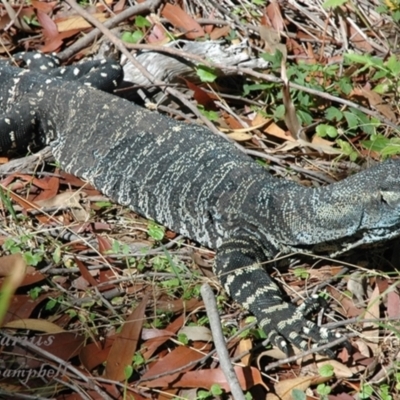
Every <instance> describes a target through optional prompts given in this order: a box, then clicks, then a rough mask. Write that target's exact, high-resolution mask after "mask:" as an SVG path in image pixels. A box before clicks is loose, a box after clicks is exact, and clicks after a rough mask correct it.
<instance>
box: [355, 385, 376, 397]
mask: <svg viewBox="0 0 400 400" xmlns="http://www.w3.org/2000/svg"><path fill="white" fill-rule="evenodd" d="M373 393H374V389H373V387H372V386H371V385H366V384H364V385H362V386H361V391H360V393H359V394H358V396H359V398H360V399H362V400H367V399H369V398H370V397H371V396H372V395H373Z"/></svg>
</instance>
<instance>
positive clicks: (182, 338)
mask: <svg viewBox="0 0 400 400" xmlns="http://www.w3.org/2000/svg"><path fill="white" fill-rule="evenodd" d="M178 342H180V343H182V344H184V345H188V344H189V339H188V337H187V335H186V334H185V333H178Z"/></svg>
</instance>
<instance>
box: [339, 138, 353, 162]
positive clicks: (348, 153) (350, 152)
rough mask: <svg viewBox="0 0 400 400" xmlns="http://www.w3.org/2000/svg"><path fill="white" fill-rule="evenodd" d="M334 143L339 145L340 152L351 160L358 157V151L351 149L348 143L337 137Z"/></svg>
mask: <svg viewBox="0 0 400 400" xmlns="http://www.w3.org/2000/svg"><path fill="white" fill-rule="evenodd" d="M336 143H337V144H338V145H339V147H340V150H341V151H342V153H343V154H344V155H346V156H348V157H349V158H350V160H351V161H356V160H357V157H358V153H357V152H356V151H355V150H354V149H353V147H352V146H351V145H350V143H348V142H346V141H344V140H341V139H337V140H336Z"/></svg>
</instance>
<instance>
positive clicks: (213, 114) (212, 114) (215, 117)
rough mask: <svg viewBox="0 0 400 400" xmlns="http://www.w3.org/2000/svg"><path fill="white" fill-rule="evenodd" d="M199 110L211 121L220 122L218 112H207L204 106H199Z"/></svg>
mask: <svg viewBox="0 0 400 400" xmlns="http://www.w3.org/2000/svg"><path fill="white" fill-rule="evenodd" d="M197 108H198V109H199V111H200V112H201V113H202V114H203V115H204V116H205V117H206V118H207V119H208V120H210V121H218V118H219V115H218V112H216V111H212V110H210V111H209V110H206V109H205V108H204V106H202V105H201V104H199V105H198V106H197Z"/></svg>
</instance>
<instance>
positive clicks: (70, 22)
mask: <svg viewBox="0 0 400 400" xmlns="http://www.w3.org/2000/svg"><path fill="white" fill-rule="evenodd" d="M93 17H95V18H96V19H97V20H99V21H100V22H104V21H106V20H107V15H106V14H104V13H96V14H93ZM55 23H56V24H57V29H58V32H60V33H62V32H67V31H73V30H81V29H88V28H91V27H92V25H91V24H90V23H89V22H87V21H86V20H85V19H84V18H83V17H80V16H78V15H74V16H71V17H69V18H60V19H57V20H56V21H55Z"/></svg>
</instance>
